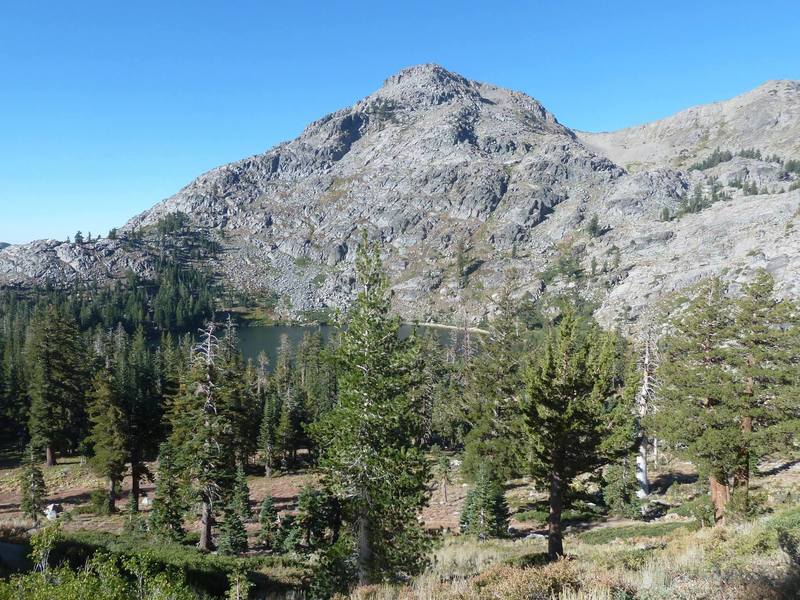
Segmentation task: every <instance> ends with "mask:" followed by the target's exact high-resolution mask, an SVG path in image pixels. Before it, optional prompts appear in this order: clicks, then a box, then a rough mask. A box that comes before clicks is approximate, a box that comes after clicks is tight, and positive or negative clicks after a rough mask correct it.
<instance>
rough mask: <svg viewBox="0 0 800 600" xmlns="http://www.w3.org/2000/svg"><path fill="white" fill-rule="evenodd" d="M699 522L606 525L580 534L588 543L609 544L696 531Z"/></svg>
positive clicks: (582, 539)
mask: <svg viewBox="0 0 800 600" xmlns="http://www.w3.org/2000/svg"><path fill="white" fill-rule="evenodd" d="M697 528H698V524H697V523H695V522H691V523H656V524H652V525H644V524H642V525H626V526H622V527H604V528H602V529H595V530H593V531H587V532H585V533H582V534H581V535H580V539H581V541H583V542H584V543H586V544H592V545H595V544H608V543H609V542H613V541H615V540H627V539H632V538H658V537H666V536H669V535H672V534H673V533H675V532H676V531H679V530H681V529H683V530H686V531H694V530H696V529H697Z"/></svg>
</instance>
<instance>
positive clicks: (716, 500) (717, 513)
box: [708, 475, 731, 525]
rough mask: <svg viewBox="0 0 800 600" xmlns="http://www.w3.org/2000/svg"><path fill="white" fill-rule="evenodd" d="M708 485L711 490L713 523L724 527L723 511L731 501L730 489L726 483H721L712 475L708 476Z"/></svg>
mask: <svg viewBox="0 0 800 600" xmlns="http://www.w3.org/2000/svg"><path fill="white" fill-rule="evenodd" d="M708 483H709V487H710V489H711V504H712V505H713V506H714V523H715V524H716V525H724V524H725V509H726V507H727V506H728V502H729V501H730V499H731V492H730V488H729V487H728V484H727V483H723V482H722V481H720V480H719V479H717V478H716V476H714V475H709V477H708Z"/></svg>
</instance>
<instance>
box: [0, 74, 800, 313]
mask: <svg viewBox="0 0 800 600" xmlns="http://www.w3.org/2000/svg"><path fill="white" fill-rule="evenodd" d="M771 85H772V86H773V87H775V86H777V85H778V84H771ZM792 85H793V84H790V83H788V82H780V85H779V86H778V88H779V90H778V91H776V92H775V94H772V93H771V92H770V91H769V90H768V89H766V88H767V87H768V86H762V87H763V88H765V89H762V88H759V89H758V90H755V91H754V92H751V93H750V94H746V95H745V96H743V97H742V98H745V99H746V98H749V97H750V96H752V95H753V94H755V95H756V96H757V97H758V98H761V97H762V96H766V100H758V101H756V100H747V101H744V100H742V101H738V104H736V103H734V101H730V103H733V104H730V106H728V105H726V106H725V107H723V108H722V109H718V108H713V109H707V108H706V107H700V108H697V109H691V110H693V111H695V112H694V113H692V114H694V115H696V116H694V117H692V118H688V117H686V118H682V119H681V120H679V123H677V124H673V125H670V126H669V127H668V128H667V131H668V132H669V135H670V136H672V137H670V140H673V138H674V139H678V137H679V136H678V133H676V132H678V130H680V131H684V130H683V129H681V127H684V128H686V127H689V128H690V129H691V125H690V124H691V123H693V122H695V121H692V119H695V120H697V119H710V120H713V119H717V115H723V117H724V119H725V123H727V124H728V127H730V128H732V129H734V128H738V129H736V130H737V131H738V130H739V129H742V130H744V128H745V126H746V124H747V123H748V122H749V119H751V117H748V116H747V115H741V114H740V111H747V110H750V109H751V108H752V107H756V108H757V109H758V110H761V109H762V108H763V107H764V106H768V107H769V109H770V110H772V109H773V107H774V106H777V105H779V104H781V103H787V104H791V103H792V102H794V100H793V99H794V97H795V95H796V93H795V92H796V89H797V86H796V85H795V86H794V87H792ZM770 89H771V88H770ZM792 90H795V91H792ZM793 94H794V95H793ZM765 102H766V104H765ZM713 106H716V105H713ZM793 106H795V105H792V107H793ZM736 107H738V108H736ZM764 110H766V109H764ZM709 115H710V116H709ZM781 115H783V116H781V117H780V119H779V123H778V125H779V126H778V125H776V126H775V127H774V128H773V129H774V133H775V132H777V133H775V135H774V136H773V137H774V139H775V140H777V141H776V146H775V149H774V150H773V148H772V147H770V146H765V145H759V144H755V143H748V144H745V143H744V142H745V141H747V139H750V138H747V139H746V138H745V137H742V138H741V139H742V140H743V141H742V145H741V146H737V148H738V147H758V148H759V149H761V151H762V152H773V151H775V152H778V151H786V152H788V151H789V150H790V148H791V147H793V146H791V144H792V143H794V142H797V138H795V139H794V142H793V141H792V140H790V139H789V138H788V137H786V136H784V135H783V133H781V132H783V131H784V130H785V129H788V130H791V129H792V127H794V128H796V129H795V130H797V129H800V123H799V121H800V113H798V112H796V111H795V110H794V108H791V107H790V108H787V109H786V111H785V113H781ZM787 115H788V116H787ZM709 122H711V121H709ZM717 122H718V121H713V123H717ZM687 123H688V124H689V125H687ZM698 123H699V121H698ZM713 123H712V124H713ZM679 125H680V127H679ZM694 127H695V128H696V127H705V125H702V124H698V125H695V126H694ZM709 127H711V125H709ZM714 127H716V125H714ZM764 127H766V126H764ZM762 128H763V127H762ZM712 129H713V127H712ZM625 131H626V132H627V131H628V130H625ZM642 131H643V132H644V133H641V132H640V135H643V136H644V138H643V139H644V141H642V142H641V143H639V142H636V143H634V142H635V139H638V138H636V135H635V133H631V132H628V133H624V132H620V137H619V138H613V135H614V134H598V135H599V136H600V137H592V136H591V135H587V134H577V135H576V134H575V133H574V132H573V131H571V130H570V129H568V128H567V127H565V126H563V125H561V124H560V123H559V122H558V121H557V120H556V118H555V117H554V116H553V115H552V114H551V113H549V112H548V111H547V110H546V109H545V108H544V107H542V105H541V104H539V103H538V102H537V101H536V100H534V99H533V98H530V97H529V96H526V95H525V94H522V93H519V92H513V91H510V90H505V89H503V88H498V87H496V86H492V85H487V84H482V83H477V82H474V81H469V80H467V79H464V78H463V77H461V76H459V75H456V74H454V73H451V72H449V71H447V70H445V69H443V68H441V67H439V66H436V65H421V66H417V67H412V68H409V69H405V70H403V71H401V72H400V73H398V74H396V75H394V76H392V77H390V78H389V79H388V80H386V82H385V83H384V85H383V87H381V88H380V89H379V90H378V91H376V92H375V93H374V94H371V95H370V96H368V97H367V98H365V99H363V100H361V101H359V102H357V103H356V104H355V105H354V106H352V107H350V108H347V109H343V110H340V111H337V112H335V113H333V114H330V115H328V116H326V117H324V118H322V119H320V120H318V121H315V122H314V123H311V124H310V125H309V126H308V127H307V128H306V129H305V131H304V132H303V133H302V134H301V135H300V136H299V137H298V138H297V139H295V140H292V141H290V142H286V143H283V144H280V145H278V146H276V147H275V148H273V149H271V150H269V151H268V152H266V153H264V154H261V155H258V156H253V157H250V158H247V159H244V160H241V161H238V162H235V163H231V164H229V165H225V166H222V167H219V168H217V169H214V170H212V171H209V172H208V173H206V174H204V175H201V176H200V177H199V178H197V179H196V180H195V181H193V182H191V183H190V184H189V185H187V186H186V187H185V188H183V189H182V190H180V191H179V192H178V193H177V194H175V195H174V196H172V197H171V198H168V199H166V200H164V201H163V202H161V203H159V204H157V205H156V206H154V207H153V208H152V209H150V210H148V211H146V212H144V213H142V214H140V215H138V216H136V217H134V218H133V219H131V221H129V222H128V223H127V224H126V225H125V226H124V227H123V228H122V229H121V231H120V235H121V236H126V235H129V234H130V233H131V232H133V231H136V230H141V229H144V230H147V228H148V227H150V226H152V225H154V224H155V223H157V222H158V221H159V220H160V219H161V218H163V217H164V216H166V215H168V214H170V213H174V212H176V211H182V212H184V213H186V214H187V215H188V216H189V219H190V221H191V225H192V226H193V227H196V228H199V229H202V230H203V231H204V232H206V234H210V235H211V236H212V237H214V238H216V239H217V240H218V241H219V242H220V243H221V244H222V245H223V247H224V251H223V252H222V253H221V254H220V255H219V257H218V258H217V259H216V260H214V261H213V263H212V266H213V267H214V268H215V269H216V270H218V272H219V273H220V276H221V277H222V278H223V280H224V281H225V282H226V283H228V284H229V285H232V286H234V287H236V288H238V289H241V290H244V291H249V292H253V293H275V294H277V295H278V296H279V297H280V302H279V309H280V310H281V311H282V312H283V313H284V314H285V315H287V316H292V315H297V314H299V313H301V312H302V311H305V310H311V309H318V308H325V307H346V306H347V304H348V302H349V301H350V300H351V298H352V295H353V291H354V290H353V285H354V279H353V263H354V259H355V247H356V245H357V244H358V241H359V237H360V232H361V230H366V231H368V233H369V235H370V236H371V237H373V238H376V239H380V240H382V242H383V245H384V251H385V255H386V256H385V262H386V266H387V269H388V271H389V274H390V277H391V280H392V283H393V287H394V290H395V303H396V305H397V308H398V309H399V310H400V311H401V312H402V313H403V314H404V315H405V316H406V317H408V318H419V319H422V320H429V319H430V320H440V321H441V320H452V319H456V318H461V317H460V315H462V314H463V315H466V316H467V317H469V318H471V319H473V320H478V319H480V318H481V317H483V316H485V315H487V314H489V315H490V314H491V313H492V311H493V310H494V308H495V305H496V301H497V299H498V298H499V292H500V289H501V288H502V287H503V286H505V285H509V286H510V287H512V288H513V290H514V293H516V294H518V295H522V294H525V293H530V294H533V295H536V294H538V293H540V292H541V290H542V289H543V288H544V286H545V285H547V286H548V287H550V288H555V289H562V288H569V287H572V286H575V285H577V283H576V282H575V280H574V277H573V278H570V277H568V276H565V275H563V274H559V273H557V272H555V273H553V265H556V264H558V262H559V259H560V258H562V259H563V257H565V256H569V257H571V258H572V259H574V260H575V261H577V263H578V264H579V265H580V267H581V268H582V269H583V271H584V274H585V275H586V276H585V277H583V279H582V281H581V283H580V285H581V287H582V289H583V290H584V292H583V293H586V294H589V295H592V296H594V297H596V299H597V300H598V301H599V302H600V304H601V306H602V308H601V309H600V311H599V314H600V315H601V316H602V317H603V318H604V319H605V320H606V321H611V320H612V319H614V318H615V317H616V316H618V315H628V316H635V315H636V314H637V313H640V312H641V311H642V310H643V309H644V308H645V307H646V306H647V305H648V304H650V303H651V302H652V301H653V299H654V298H655V297H657V296H658V295H660V294H663V293H664V292H666V291H670V290H672V289H676V288H679V287H681V286H682V285H685V284H686V283H689V282H691V281H694V280H695V279H697V278H698V277H700V276H701V275H703V274H711V273H718V272H722V271H723V270H724V269H726V268H734V269H741V273H744V272H746V271H747V270H748V269H750V268H752V267H754V266H757V265H761V264H764V265H766V266H768V267H770V268H771V269H773V270H774V271H775V273H776V276H778V277H779V279H780V280H781V282H782V285H783V286H784V289H786V290H787V291H790V292H796V291H797V290H796V289H795V286H796V282H797V281H798V280H800V277H798V275H800V273H798V272H797V267H795V266H794V264H792V258H797V257H798V255H800V240H798V235H797V233H795V230H794V228H792V227H789V226H787V225H786V223H787V219H789V218H790V217H791V215H793V214H794V210H795V208H796V206H797V204H798V200H800V192H787V193H784V194H778V195H775V196H756V197H742V196H741V194H740V193H739V192H738V190H737V189H736V188H732V187H730V188H727V191H729V192H731V195H732V196H733V199H732V200H730V201H728V202H724V203H723V202H721V203H718V204H715V205H714V206H713V207H712V208H711V209H707V210H705V211H703V212H701V213H699V214H695V215H686V216H684V217H683V218H681V219H679V220H676V221H671V222H662V221H660V219H659V217H660V215H661V213H662V211H663V209H664V208H665V207H666V208H668V209H669V210H670V211H674V210H675V209H676V208H677V207H678V206H679V205H680V203H681V201H682V200H683V199H685V198H686V197H687V196H688V195H689V194H690V193H692V192H693V191H694V189H695V188H696V187H697V186H702V187H701V189H705V188H706V187H708V186H710V182H711V181H712V177H713V178H716V179H715V180H716V181H719V182H721V183H722V184H723V185H726V184H732V183H736V182H743V181H748V182H755V183H757V184H758V185H762V184H765V183H768V182H771V183H774V182H775V181H776V180H777V179H779V178H780V177H784V175H785V174H784V173H782V172H779V171H780V168H779V167H778V166H775V165H774V163H767V162H766V161H756V160H751V159H744V158H740V157H737V158H735V159H734V160H732V161H729V162H726V163H723V164H721V165H718V166H717V167H714V169H713V170H710V171H708V172H702V173H700V172H696V171H693V172H691V173H685V172H683V171H679V170H675V169H674V168H673V166H672V165H674V164H675V160H674V156H672V155H668V153H667V152H666V151H665V150H663V149H662V148H661V146H658V148H657V150H658V152H656V151H655V150H650V148H651V146H652V143H651V142H650V141H649V138H647V136H648V135H650V131H651V130H650V129H646V128H645V129H643V130H642ZM714 131H716V130H714ZM748 131H751V130H749V129H748ZM755 132H756V130H755V129H753V130H752V131H751V133H752V135H755ZM779 133H780V135H779ZM661 135H662V134H657V135H656V137H657V138H658V137H659V136H661ZM664 135H666V134H664ZM681 135H683V136H684V137H686V139H693V138H692V136H693V135H694V133H692V132H689V133H686V132H685V131H684V133H682V134H681ZM748 135H749V134H748ZM602 136H606V137H602ZM610 136H611V137H610ZM676 136H677V137H676ZM687 136H688V137H687ZM659 139H660V138H659ZM681 139H682V138H681ZM770 139H772V138H770ZM598 140H599V141H598ZM608 140H611V141H608ZM619 140H623V141H624V143H625V144H628V145H630V146H631V148H634V147H635V148H638V150H631V152H633V153H635V154H636V156H639V157H640V159H641V161H640V162H641V163H642V164H645V163H647V164H649V165H650V166H649V167H648V168H641V167H640V168H638V169H636V170H635V172H632V173H629V172H627V171H626V170H625V169H623V168H622V167H620V166H619V165H618V164H617V162H625V160H626V159H627V158H628V154H626V153H627V152H628V149H627V147H626V148H624V152H622V151H618V150H617V148H618V147H619V146H620V144H622V142H619ZM601 142H602V143H601ZM612 142H613V143H612ZM670 143H671V144H673V146H674V148H678V146H680V144H677V142H674V143H673V141H670ZM681 143H682V144H683V142H681ZM686 143H688V142H686ZM603 144H605V145H603ZM615 144H616V145H615ZM676 144H677V145H676ZM684 145H685V144H684ZM721 145H722V144H721ZM722 146H723V147H724V145H722ZM712 147H713V144H712ZM642 148H644V150H643V149H642ZM681 148H683V146H681ZM612 150H613V151H612ZM677 153H678V154H676V156H677V155H681V156H682V154H681V150H680V149H679V150H677ZM615 161H617V162H615ZM792 177H793V176H792ZM790 179H791V177H790ZM785 183H786V184H787V185H785V186H784V187H785V188H788V185H789V184H790V183H791V181H786V182H785ZM770 191H779V190H772V189H770ZM592 215H595V216H597V218H598V222H599V224H600V226H601V228H602V235H600V236H596V237H591V236H590V235H589V234H588V233H587V227H586V225H587V222H588V219H590V218H591V216H592ZM759 252H761V253H763V256H764V257H763V258H758V253H759ZM731 253H732V254H731ZM798 262H800V261H797V260H795V261H794V263H798ZM153 264H154V259H153V257H152V256H149V255H148V254H147V252H146V251H145V250H143V249H142V248H141V247H139V248H138V249H136V250H132V249H131V247H130V245H128V244H125V245H123V244H121V243H119V242H116V241H114V242H112V241H109V240H101V241H98V242H96V243H93V244H82V245H80V246H75V245H74V244H63V243H59V242H54V241H42V242H33V243H32V244H27V245H23V246H11V247H9V248H6V249H4V250H0V281H4V282H6V283H21V282H24V281H30V280H45V279H49V280H54V281H61V282H64V283H68V282H71V281H75V280H76V279H80V278H107V277H119V276H121V275H122V274H124V272H125V271H126V270H128V269H133V270H135V271H137V272H140V273H144V274H146V273H148V270H149V269H152V266H153ZM457 264H461V265H463V267H464V273H463V274H459V273H457V272H456V265H457ZM734 265H736V266H735V267H734ZM548 270H549V271H550V275H549V276H546V275H543V273H545V272H547V271H548ZM592 271H594V275H591V272H592ZM728 272H729V274H731V273H732V271H730V270H729V271H728ZM736 276H739V275H736ZM654 280H657V281H658V284H657V285H655V284H653V283H652V281H654Z"/></svg>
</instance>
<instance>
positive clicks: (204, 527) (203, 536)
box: [198, 498, 214, 551]
mask: <svg viewBox="0 0 800 600" xmlns="http://www.w3.org/2000/svg"><path fill="white" fill-rule="evenodd" d="M213 520H214V518H213V515H212V514H211V501H210V500H208V498H203V509H202V512H201V513H200V543H199V544H198V548H200V550H207V551H211V550H213V549H214V542H213V541H212V539H211V525H212V523H213Z"/></svg>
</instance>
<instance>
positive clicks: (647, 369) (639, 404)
mask: <svg viewBox="0 0 800 600" xmlns="http://www.w3.org/2000/svg"><path fill="white" fill-rule="evenodd" d="M652 344H653V342H652V337H651V336H650V335H649V334H648V335H647V338H646V339H645V343H644V356H643V357H642V385H641V387H640V388H639V393H638V394H637V395H636V416H637V417H638V418H637V426H638V427H639V431H638V437H639V452H638V453H637V455H636V481H637V483H638V484H639V489H638V490H637V491H636V496H637V497H638V498H644V497H646V496H647V495H648V494H649V493H650V479H649V478H648V476H647V438H646V437H645V435H644V432H643V431H642V429H641V421H642V419H644V418H645V416H646V415H647V408H648V400H649V399H650V397H651V395H652V393H653V372H654V367H655V361H654V360H653V351H652V350H653V348H652Z"/></svg>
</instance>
